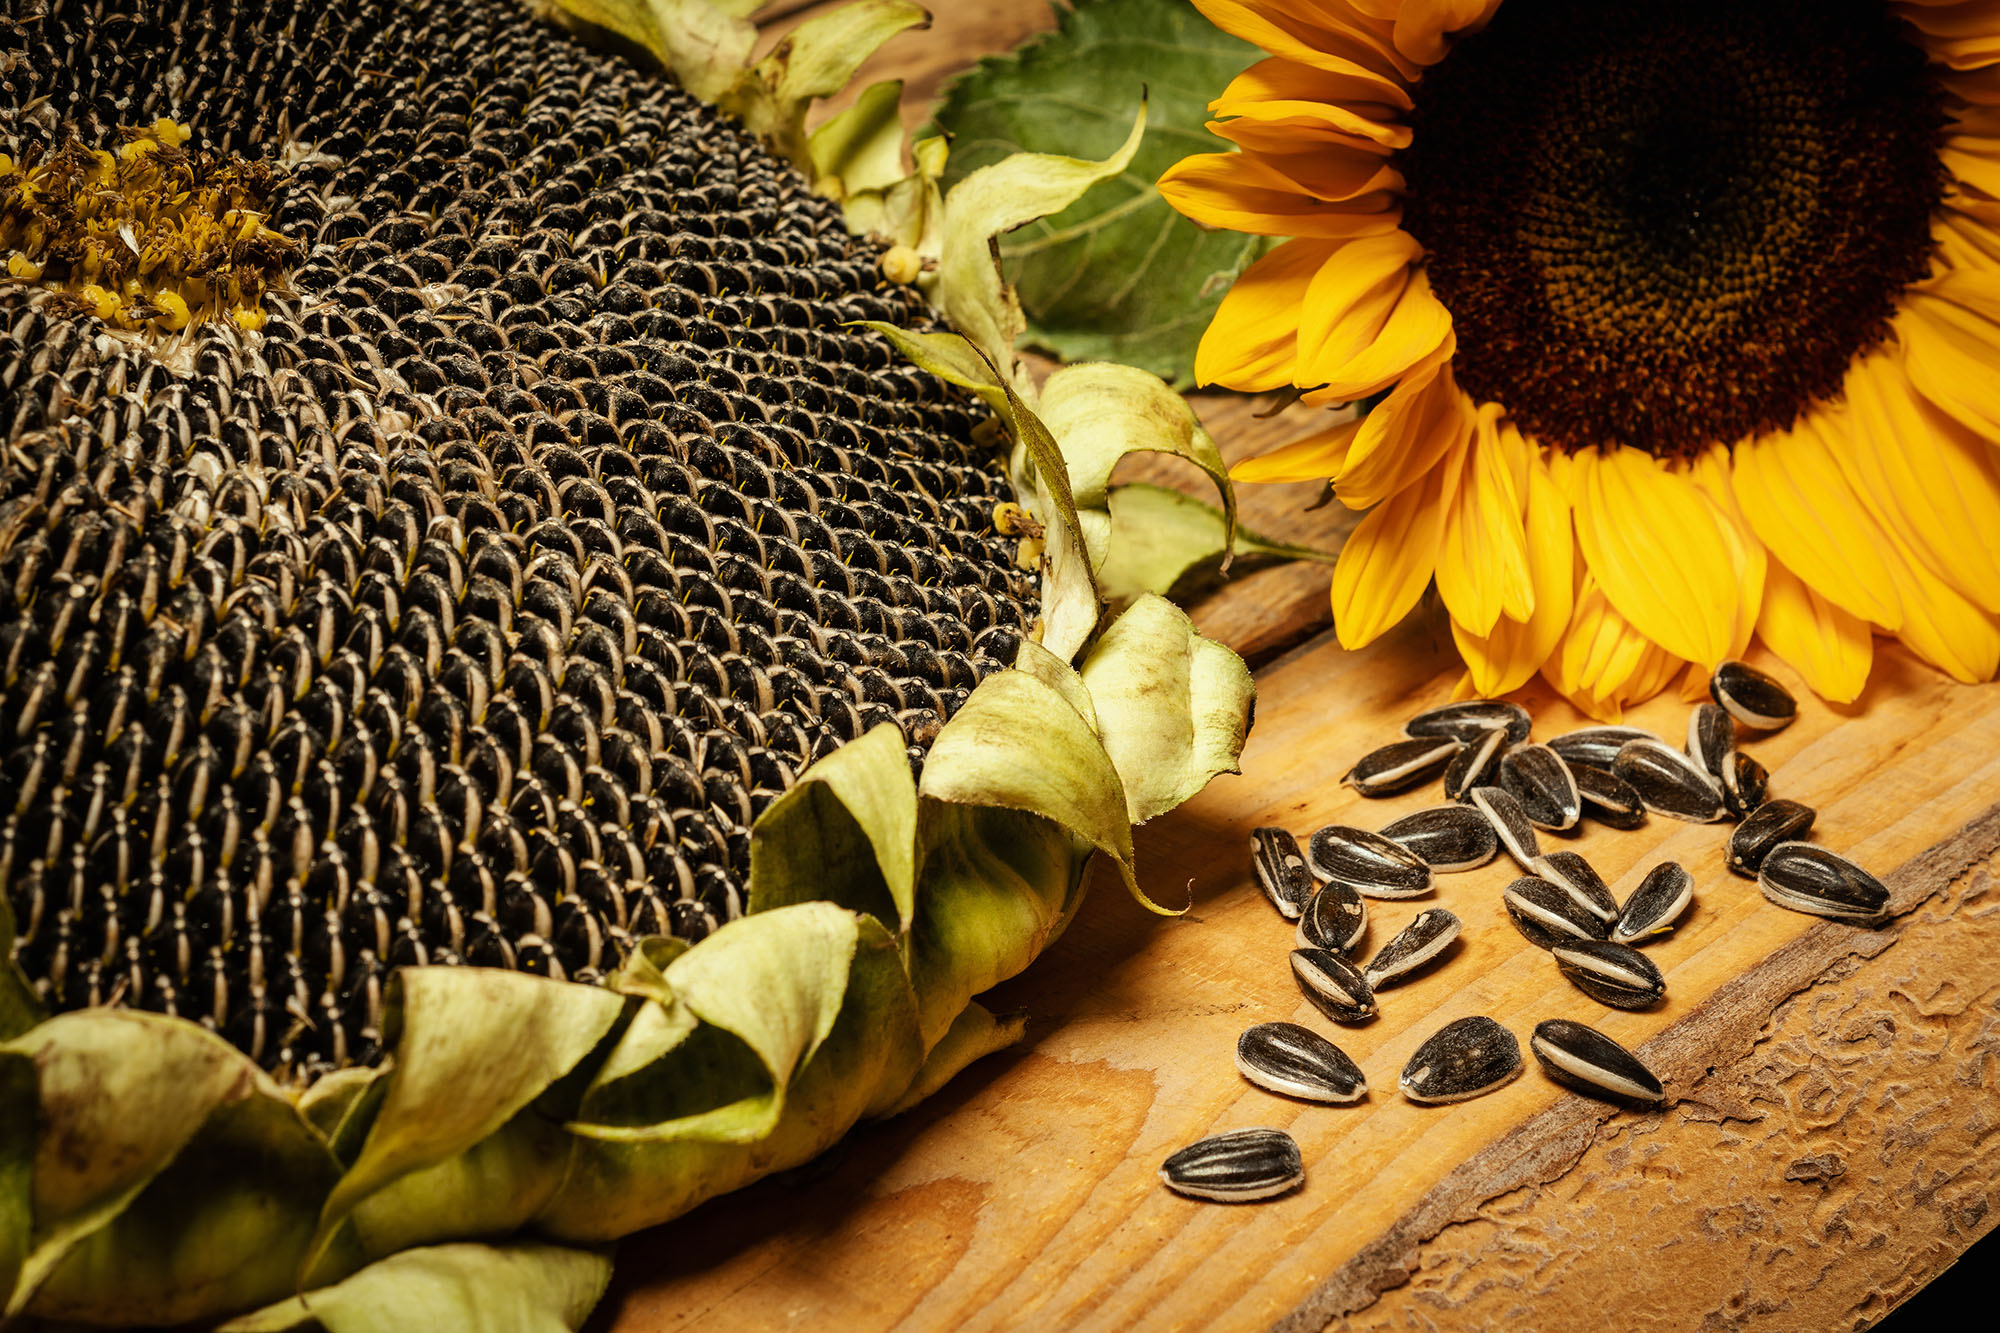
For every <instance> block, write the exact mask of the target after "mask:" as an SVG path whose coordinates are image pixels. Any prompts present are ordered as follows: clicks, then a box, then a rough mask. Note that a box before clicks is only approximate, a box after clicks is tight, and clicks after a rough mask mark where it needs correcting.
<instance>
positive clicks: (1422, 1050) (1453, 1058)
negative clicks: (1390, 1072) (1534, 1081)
mask: <svg viewBox="0 0 2000 1333" xmlns="http://www.w3.org/2000/svg"><path fill="white" fill-rule="evenodd" d="M1520 1073H1521V1043H1520V1042H1518V1041H1516V1040H1515V1039H1514V1034H1513V1033H1511V1032H1509V1031H1508V1030H1507V1029H1506V1028H1504V1027H1502V1026H1500V1025H1499V1024H1498V1023H1496V1022H1494V1021H1493V1020H1492V1019H1490V1018H1485V1017H1474V1018H1461V1019H1459V1020H1458V1021H1457V1022H1455V1023H1448V1024H1446V1025H1445V1026H1444V1027H1442V1028H1440V1029H1439V1030H1438V1031H1437V1032H1436V1033H1434V1034H1433V1035H1432V1036H1431V1037H1429V1038H1428V1039H1427V1040H1426V1041H1425V1042H1424V1044H1423V1045H1421V1046H1419V1047H1417V1050H1416V1053H1415V1054H1414V1055H1412V1056H1411V1057H1410V1062H1409V1063H1408V1064H1406V1065H1404V1066H1403V1077H1402V1078H1401V1079H1400V1080H1399V1083H1400V1086H1401V1087H1402V1089H1403V1095H1404V1096H1405V1097H1408V1098H1409V1099H1410V1100H1411V1101H1413V1102H1424V1103H1428V1104H1437V1103H1442V1102H1462V1101H1468V1100H1470V1099H1471V1098H1474V1097H1478V1096H1480V1095H1481V1094H1483V1093H1488V1092H1492V1091H1493V1090H1494V1089H1495V1088H1498V1087H1502V1086H1504V1085H1505V1084H1508V1083H1511V1082H1513V1081H1514V1080H1515V1079H1516V1078H1518V1077H1519V1076H1520Z"/></svg>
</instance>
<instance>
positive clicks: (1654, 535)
mask: <svg viewBox="0 0 2000 1333" xmlns="http://www.w3.org/2000/svg"><path fill="white" fill-rule="evenodd" d="M1572 463H1573V464H1574V466H1575V467H1576V469H1577V472H1578V489H1577V493H1576V496H1575V500H1576V534H1577V544H1578V545H1579V546H1580V547H1581V548H1582V550H1583V556H1584V559H1585V561H1587V562H1588V563H1589V565H1590V570H1591V573H1592V574H1593V575H1595V576H1596V579H1597V581H1598V583H1599V585H1600V586H1602V587H1603V589H1604V595H1605V596H1606V597H1607V598H1608V599H1609V600H1610V602H1611V604H1612V606H1614V607H1616V608H1617V610H1618V613H1619V614H1620V615H1621V616H1623V617H1624V618H1625V619H1626V620H1628V621H1630V622H1631V624H1632V626H1633V628H1634V629H1636V630H1638V631H1639V633H1641V634H1643V635H1645V636H1646V637H1647V638H1648V639H1650V640H1652V641H1653V642H1654V643H1657V644H1659V645H1660V646H1661V647H1662V648H1664V649H1666V650H1667V652H1669V653H1671V654H1672V655H1674V656H1675V657H1680V658H1684V659H1686V660H1688V661H1691V662H1700V663H1702V664H1703V665H1704V666H1714V665H1715V664H1716V663H1718V662H1720V661H1722V660H1723V658H1725V657H1727V656H1728V655H1729V642H1730V638H1731V631H1732V630H1733V629H1734V627H1735V624H1736V604H1737V600H1738V597H1739V589H1738V587H1737V583H1736V575H1735V571H1734V570H1733V569H1732V568H1731V567H1730V563H1729V558H1728V552H1727V546H1726V538H1725V537H1724V535H1723V533H1722V531H1721V524H1720V522H1719V520H1718V517H1717V514H1716V510H1715V506H1714V505H1713V504H1712V503H1711V502H1710V501H1709V500H1708V498H1707V497H1706V496H1704V495H1703V494H1702V493H1701V492H1700V490H1698V489H1697V488H1696V487H1695V485H1694V483H1693V482H1691V481H1689V480H1688V478H1687V477H1686V476H1685V475H1684V474H1682V473H1679V472H1674V471H1670V470H1668V469H1667V468H1665V467H1662V466H1661V465H1659V464H1658V463H1656V462H1655V461H1654V460H1653V459H1652V458H1651V457H1650V456H1649V455H1647V454H1645V453H1642V452H1641V451H1639V450H1637V449H1630V448H1623V447H1620V448H1616V449H1612V450H1610V451H1609V452H1606V451H1603V450H1598V449H1586V450H1582V451H1579V452H1578V453H1577V454H1576V455H1575V456H1574V458H1573V459H1572Z"/></svg>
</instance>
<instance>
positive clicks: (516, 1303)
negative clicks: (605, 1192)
mask: <svg viewBox="0 0 2000 1333" xmlns="http://www.w3.org/2000/svg"><path fill="white" fill-rule="evenodd" d="M610 1280H611V1259H610V1256H608V1255H604V1254H599V1253H596V1252H594V1251H591V1250H580V1249H571V1248H569V1247H568V1246H562V1245H541V1244H533V1243H523V1244H516V1245H466V1244H460V1245H432V1246H428V1247H426V1248H424V1249H417V1250H405V1251H403V1252H402V1253H401V1254H396V1255H391V1256H390V1257H389V1258H387V1259H383V1260H380V1261H378V1262H376V1263H373V1264H370V1265H369V1266H368V1267H366V1268H364V1269H362V1270H361V1271H360V1272H358V1273H356V1274H354V1275H353V1276H352V1277H349V1278H347V1279H345V1280H344V1281H341V1282H336V1283H334V1284H333V1285H332V1286H330V1287H322V1288H320V1289H319V1290H317V1291H309V1292H307V1293H306V1294H305V1295H303V1296H294V1297H293V1298H291V1299H290V1300H287V1301H281V1302H279V1303H278V1304H276V1305H273V1306H269V1307H267V1308H265V1309H262V1310H258V1311H256V1312H255V1313H253V1314H247V1315H244V1316H242V1317H241V1318H239V1319H232V1320H230V1321H229V1322H228V1323H226V1324H224V1325H223V1326H222V1327H221V1328H220V1329H218V1330H216V1333H287V1331H288V1330H291V1329H313V1328H324V1329H325V1330H326V1333H403V1330H406V1329H452V1330H455V1331H459V1333H570V1330H573V1329H576V1328H579V1327H581V1326H582V1324H583V1321H584V1319H585V1317H587V1316H588V1315H589V1314H590V1310H591V1307H592V1306H594V1305H596V1304H597V1299H598V1297H600V1296H602V1295H603V1294H604V1287H605V1284H606V1283H608V1282H609V1281H610Z"/></svg>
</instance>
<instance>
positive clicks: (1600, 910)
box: [1534, 852, 1618, 921]
mask: <svg viewBox="0 0 2000 1333" xmlns="http://www.w3.org/2000/svg"><path fill="white" fill-rule="evenodd" d="M1534 871H1535V873H1536V874H1537V875H1540V876H1541V877H1542V878H1543V879H1545V880H1548V881H1549V882H1550V883H1551V884H1556V885H1559V886H1561V888H1562V890H1563V891H1564V892H1565V893H1567V894H1569V896H1570V897H1571V898H1572V899H1574V900H1575V901H1576V905H1577V906H1578V907H1581V908H1582V909H1583V910H1584V911H1586V912H1589V913H1590V914H1591V915H1592V916H1594V917H1596V918H1597V919H1598V920H1599V921H1613V920H1616V919H1617V917H1618V900H1617V899H1616V898H1614V897H1612V896H1611V889H1610V886H1609V885H1607V884H1605V882H1604V876H1602V875H1600V874H1598V873H1597V867H1596V866H1594V865H1592V864H1591V863H1590V862H1588V861H1586V860H1584V859H1583V857H1581V856H1579V855H1578V854H1577V853H1575V852H1550V853H1549V854H1548V855H1547V856H1544V857H1541V858H1540V859H1539V860H1537V861H1536V862H1535V866H1534Z"/></svg>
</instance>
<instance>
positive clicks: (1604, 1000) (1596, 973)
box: [1549, 940, 1667, 1009]
mask: <svg viewBox="0 0 2000 1333" xmlns="http://www.w3.org/2000/svg"><path fill="white" fill-rule="evenodd" d="M1549 953H1550V954H1551V955H1552V956H1553V957H1554V958H1555V960H1556V966H1557V967H1559V968H1561V969H1562V973H1563V975H1564V976H1566V977H1568V978H1569V979H1570V982H1571V984H1572V985H1574V986H1575V987H1576V988H1577V989H1578V990H1580V991H1582V992H1583V993H1584V994H1585V995H1588V996H1589V997H1590V998H1591V999H1593V1000H1596V1001H1597V1002H1598V1003H1600V1004H1608V1005H1610V1006H1611V1007H1612V1008H1614V1009H1644V1008H1646V1007H1647V1006H1649V1005H1653V1004H1657V1003H1659V1001H1660V999H1661V998H1662V997H1663V996H1665V995H1666V993H1667V979H1666V978H1665V977H1664V976H1662V975H1660V969H1659V968H1657V967H1655V966H1654V965H1653V960H1652V959H1650V958H1648V957H1646V955H1644V954H1642V953H1640V952H1639V951H1638V950H1637V949H1634V948H1633V947H1632V946H1631V945H1629V944H1613V943H1612V942H1611V941H1609V940H1578V941H1576V942H1575V943H1567V942H1565V943H1562V944H1558V945H1556V946H1555V947H1554V948H1552V949H1550V950H1549Z"/></svg>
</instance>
